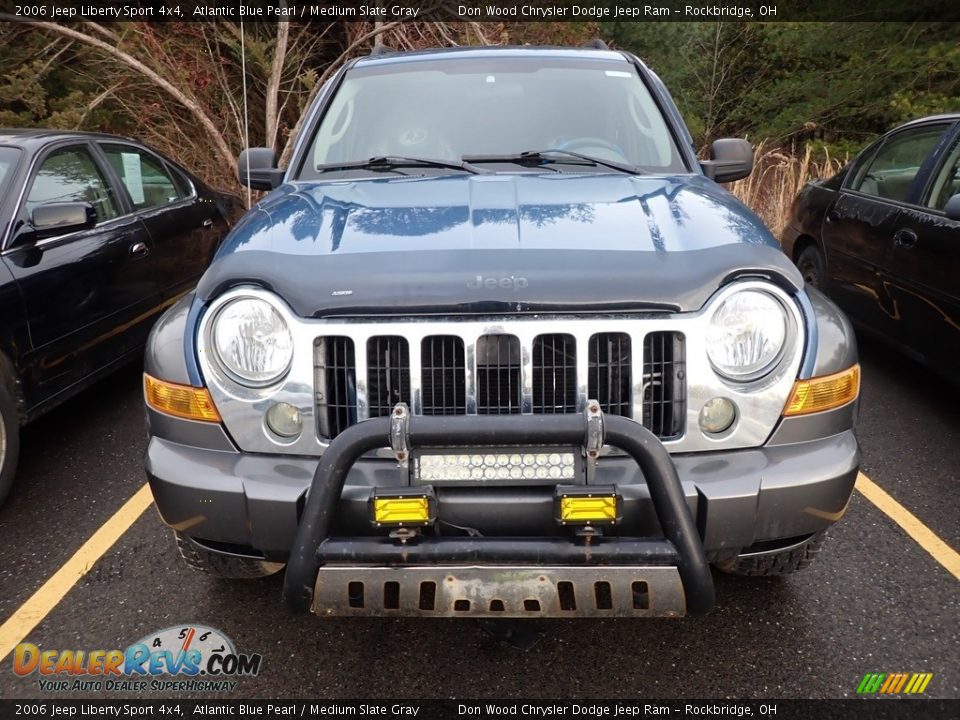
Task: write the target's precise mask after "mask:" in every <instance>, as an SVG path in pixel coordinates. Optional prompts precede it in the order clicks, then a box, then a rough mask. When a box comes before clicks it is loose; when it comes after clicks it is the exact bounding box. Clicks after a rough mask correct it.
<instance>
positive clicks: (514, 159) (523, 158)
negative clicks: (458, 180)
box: [463, 148, 643, 175]
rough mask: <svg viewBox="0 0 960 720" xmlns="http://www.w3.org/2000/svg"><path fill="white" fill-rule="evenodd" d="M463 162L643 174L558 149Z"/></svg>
mask: <svg viewBox="0 0 960 720" xmlns="http://www.w3.org/2000/svg"><path fill="white" fill-rule="evenodd" d="M553 155H565V156H566V157H568V158H575V159H576V160H580V161H581V162H571V161H570V160H560V159H557V158H555V157H551V156H553ZM463 161H464V162H467V163H498V162H501V163H516V164H518V165H546V164H548V163H566V164H572V165H587V166H589V165H599V166H601V167H605V168H610V169H611V170H617V171H619V172H623V173H629V174H630V175H639V174H641V173H642V172H643V170H641V169H640V168H638V167H636V166H635V165H630V164H628V163H621V162H617V161H616V160H604V159H602V158H598V157H594V156H593V155H585V154H583V153H578V152H574V151H572V150H560V149H558V148H551V149H549V150H527V151H525V152H522V153H514V154H512V155H464V156H463Z"/></svg>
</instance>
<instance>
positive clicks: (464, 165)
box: [314, 155, 488, 175]
mask: <svg viewBox="0 0 960 720" xmlns="http://www.w3.org/2000/svg"><path fill="white" fill-rule="evenodd" d="M405 167H431V168H448V169H450V170H463V171H464V172H468V173H473V174H474V175H476V174H480V173H486V172H488V171H486V170H481V169H480V168H476V167H473V166H472V165H471V164H470V163H468V162H466V161H464V160H461V161H460V162H455V161H448V160H434V159H432V158H418V157H405V156H402V155H377V156H375V157H372V158H367V159H366V160H351V161H349V162H342V163H331V164H329V165H317V166H316V168H314V169H315V170H316V171H317V172H321V173H323V172H334V171H337V170H375V171H376V170H396V169H397V168H405Z"/></svg>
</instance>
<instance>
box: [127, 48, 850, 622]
mask: <svg viewBox="0 0 960 720" xmlns="http://www.w3.org/2000/svg"><path fill="white" fill-rule="evenodd" d="M752 163H753V155H752V151H751V148H750V146H749V145H748V144H747V143H746V142H745V141H743V140H737V139H723V140H717V141H715V142H714V143H713V145H712V147H711V151H710V159H708V160H702V161H701V160H698V158H697V155H696V153H695V152H694V148H693V146H692V140H691V136H690V134H689V132H688V130H687V129H686V127H685V125H684V124H683V121H682V119H681V117H680V115H679V113H678V111H677V108H676V107H675V105H674V103H673V101H672V100H671V98H670V95H669V94H668V92H667V90H666V88H665V87H664V86H663V84H662V83H661V82H660V80H659V79H658V78H657V76H656V75H655V74H654V73H652V72H651V71H650V70H649V69H648V68H647V67H645V66H644V65H643V63H642V62H641V61H640V60H638V59H637V58H636V57H634V56H632V55H629V54H627V53H622V52H613V51H609V50H604V49H597V48H589V49H582V48H581V49H561V48H533V47H513V48H509V47H504V48H483V49H471V48H464V49H456V50H436V51H427V52H412V53H392V52H387V51H383V50H378V51H376V52H375V53H374V54H372V55H371V56H369V57H365V58H361V59H357V60H354V61H352V62H350V63H348V64H347V65H345V66H344V67H343V68H341V69H340V70H339V72H337V73H336V75H335V76H334V77H332V79H331V80H330V81H329V82H328V83H327V84H326V85H325V86H324V87H323V89H322V90H321V91H320V92H319V93H318V95H317V97H316V99H315V101H314V102H313V104H312V105H311V107H310V108H309V109H308V111H307V114H306V116H305V118H304V121H303V123H302V130H301V132H300V134H299V137H298V138H297V140H296V145H295V149H294V152H293V155H292V159H291V160H290V162H289V164H288V165H287V167H286V168H285V169H279V168H277V167H276V165H277V162H276V159H275V156H274V153H273V151H271V150H269V149H267V148H252V149H248V150H246V151H244V153H243V154H241V156H240V158H239V161H238V165H239V168H240V175H241V180H242V181H243V182H245V183H247V184H248V185H250V186H251V187H254V188H258V189H263V190H269V191H270V192H269V193H268V194H267V195H266V196H265V197H263V199H262V200H260V202H259V203H257V205H256V206H255V207H254V208H252V209H251V210H250V211H249V212H248V213H247V214H246V216H245V217H244V218H243V220H242V221H241V222H240V223H239V224H238V225H237V226H236V227H235V228H234V230H233V231H232V233H231V234H230V236H229V237H228V239H227V240H226V242H225V244H224V246H223V247H222V248H221V249H220V251H219V253H218V254H217V256H216V258H215V259H214V262H213V263H212V265H211V267H210V268H209V270H208V271H207V272H206V274H205V275H204V276H203V278H202V280H201V281H200V284H199V286H198V288H197V290H196V292H195V293H193V294H191V295H190V296H189V297H186V298H184V299H183V300H182V301H181V302H179V303H178V304H177V305H176V306H175V307H172V308H171V309H170V311H169V312H168V313H167V314H166V315H165V317H164V318H163V319H162V321H161V322H160V323H159V324H158V325H157V327H156V328H155V330H154V331H153V335H152V337H151V340H150V343H149V348H148V351H147V355H146V372H145V376H144V392H145V397H146V404H147V415H148V419H149V434H150V439H149V446H148V449H147V456H146V470H147V474H148V476H149V479H150V484H151V487H152V489H153V493H154V497H155V498H156V503H157V507H158V508H159V511H160V514H161V516H162V518H163V520H164V521H165V522H166V523H167V524H168V525H169V526H170V527H171V528H172V529H173V530H174V531H175V534H176V537H177V541H178V545H179V548H180V551H181V554H182V555H183V557H184V559H185V560H186V561H187V562H188V563H189V564H190V565H191V566H193V567H194V568H196V569H199V570H204V571H206V572H210V573H212V574H214V575H220V576H227V577H257V576H263V575H267V574H270V573H273V572H278V571H280V570H282V569H283V568H284V566H286V576H285V583H284V595H285V600H286V602H287V604H288V606H289V607H290V609H291V610H292V611H295V612H303V611H307V610H313V611H314V612H315V613H317V614H322V615H427V616H446V617H476V616H499V617H518V616H519V617H537V616H552V617H576V616H585V615H586V616H678V615H683V614H687V613H690V614H696V613H702V612H705V611H707V610H708V609H710V607H712V605H713V603H714V590H713V583H712V576H711V571H710V565H711V564H712V565H714V566H716V567H718V568H719V569H721V570H725V571H728V572H733V573H738V574H744V575H769V574H782V573H789V572H793V571H796V570H799V569H801V568H803V567H804V566H806V565H807V564H808V563H809V562H810V561H811V559H812V558H813V557H814V556H815V554H816V552H817V551H818V550H819V548H820V545H821V543H822V541H823V538H824V531H825V530H826V528H827V527H828V526H829V525H830V524H832V523H833V522H835V521H837V520H838V519H839V518H840V517H841V516H842V515H843V513H844V511H845V509H846V507H847V503H848V501H849V498H850V494H851V492H852V489H853V485H854V481H855V479H856V476H857V469H858V465H859V452H858V447H857V441H856V438H855V436H854V434H853V423H854V416H855V409H856V403H857V397H858V393H859V365H858V363H857V352H856V345H855V341H854V336H853V333H852V332H851V329H850V326H849V324H848V322H847V320H846V319H845V318H844V316H843V315H842V314H841V313H840V312H839V311H838V310H837V308H836V307H835V306H834V305H833V304H832V303H831V302H830V301H829V300H827V299H826V298H825V297H824V296H823V295H821V294H819V293H818V292H816V291H815V290H813V289H810V288H806V287H805V286H804V282H803V278H802V277H801V275H800V274H799V272H798V271H797V269H796V268H795V267H794V266H793V264H792V263H791V262H790V260H789V258H787V257H786V256H784V255H783V253H782V252H781V251H780V249H779V247H778V245H777V242H776V241H775V240H774V238H773V237H772V236H771V235H770V233H769V231H768V230H767V229H766V228H765V227H764V226H763V225H762V223H761V222H760V221H759V220H758V219H757V218H756V216H754V215H753V214H752V213H751V212H750V211H749V210H747V209H746V208H745V207H744V206H743V205H741V204H740V202H738V201H737V200H736V199H735V198H734V197H733V196H732V195H731V194H730V193H729V192H727V191H726V190H725V189H723V188H722V187H721V186H720V185H719V184H718V183H723V182H729V181H732V180H736V179H738V178H741V177H744V176H746V175H747V174H748V173H749V172H750V171H751V169H752Z"/></svg>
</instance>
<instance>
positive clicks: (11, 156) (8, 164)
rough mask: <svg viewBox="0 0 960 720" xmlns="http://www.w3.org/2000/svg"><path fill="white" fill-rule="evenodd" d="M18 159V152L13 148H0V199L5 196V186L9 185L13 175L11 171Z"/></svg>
mask: <svg viewBox="0 0 960 720" xmlns="http://www.w3.org/2000/svg"><path fill="white" fill-rule="evenodd" d="M19 159H20V150H19V149H17V148H13V147H7V146H2V147H0V198H3V197H5V196H6V194H7V185H9V184H10V177H11V176H12V175H13V169H14V168H15V167H16V166H17V161H18V160H19Z"/></svg>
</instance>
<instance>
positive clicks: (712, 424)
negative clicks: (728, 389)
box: [700, 397, 737, 434]
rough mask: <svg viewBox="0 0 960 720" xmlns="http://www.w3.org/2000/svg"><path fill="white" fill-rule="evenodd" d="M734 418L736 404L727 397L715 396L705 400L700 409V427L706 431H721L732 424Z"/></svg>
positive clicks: (735, 417)
mask: <svg viewBox="0 0 960 720" xmlns="http://www.w3.org/2000/svg"><path fill="white" fill-rule="evenodd" d="M736 419H737V406H736V405H734V404H733V402H732V401H731V400H728V399H727V398H722V397H715V398H713V399H712V400H707V402H706V403H705V404H704V406H703V407H702V408H701V409H700V427H701V428H702V429H703V431H704V432H707V433H711V434H716V433H722V432H723V431H724V430H726V429H727V428H729V427H730V426H731V425H733V421H734V420H736Z"/></svg>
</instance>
